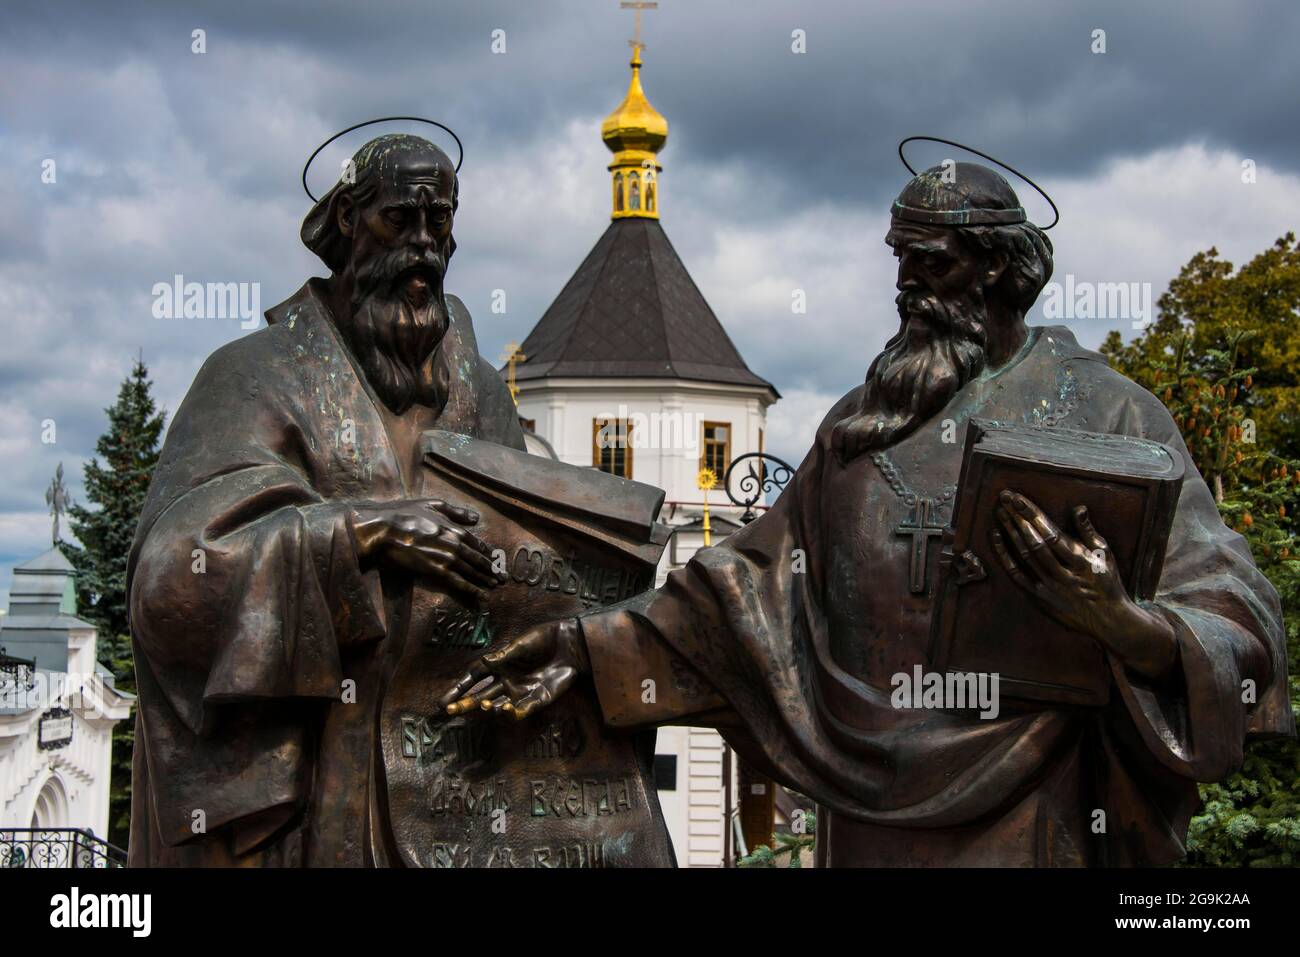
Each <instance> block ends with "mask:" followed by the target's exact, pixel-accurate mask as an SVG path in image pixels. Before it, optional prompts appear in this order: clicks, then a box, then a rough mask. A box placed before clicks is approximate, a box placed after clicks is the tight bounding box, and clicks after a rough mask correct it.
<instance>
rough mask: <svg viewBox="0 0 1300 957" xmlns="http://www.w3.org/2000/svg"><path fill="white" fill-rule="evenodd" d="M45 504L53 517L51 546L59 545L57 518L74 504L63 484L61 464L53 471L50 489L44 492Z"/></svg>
mask: <svg viewBox="0 0 1300 957" xmlns="http://www.w3.org/2000/svg"><path fill="white" fill-rule="evenodd" d="M45 504H46V505H48V506H49V507H50V514H51V515H52V516H54V529H53V532H52V533H51V539H52V542H51V543H52V544H54V545H57V544H59V518H60V517H61V516H62V515H63V513H64V512H66V511H67V510H68V508H69V507H70V506H72V505H73V504H75V503H74V502H73V501H72V496H71V495H69V494H68V487H67V486H66V485H64V484H63V463H62V462H60V463H59V467H58V468H57V469H55V471H54V481H52V482H51V483H50V487H49V488H47V489H46V490H45Z"/></svg>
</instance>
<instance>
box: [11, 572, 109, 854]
mask: <svg viewBox="0 0 1300 957" xmlns="http://www.w3.org/2000/svg"><path fill="white" fill-rule="evenodd" d="M75 594H76V593H75V587H74V579H73V569H72V565H71V564H70V563H69V562H68V560H67V559H66V558H65V557H64V556H63V554H62V553H61V552H60V551H59V550H58V549H57V548H51V549H50V550H49V551H48V552H46V553H44V554H43V555H40V556H38V557H36V558H34V559H32V560H31V561H29V562H26V563H24V564H22V565H19V566H17V567H16V568H15V569H14V576H13V584H12V587H11V588H10V604H9V611H8V614H6V615H5V616H4V618H3V620H2V623H0V647H3V649H4V656H3V658H2V659H0V866H14V867H16V866H23V865H26V866H70V865H72V864H73V863H76V864H78V866H102V865H103V864H105V863H109V862H110V858H109V857H107V856H106V850H105V849H104V848H103V847H102V846H101V845H100V844H99V843H98V842H97V841H96V842H90V841H83V840H82V839H81V838H72V839H69V838H68V836H67V835H62V834H59V833H57V832H64V831H67V830H69V829H77V830H80V831H83V832H89V834H90V835H93V836H94V837H95V838H98V839H99V840H100V841H102V840H103V839H104V838H106V836H107V834H108V821H109V786H110V783H111V773H112V736H113V727H114V725H116V724H117V723H118V722H119V721H124V720H127V719H129V718H130V716H131V707H132V704H133V702H134V696H133V695H130V694H127V693H126V692H123V691H119V690H117V689H116V688H115V687H114V685H113V678H112V675H111V673H110V672H109V671H108V669H106V668H105V667H104V666H103V665H101V664H99V662H98V660H97V659H96V655H95V651H96V647H95V646H96V632H95V627H94V626H93V625H91V624H89V623H88V622H85V621H82V620H81V619H79V618H77V617H76V598H75ZM33 832H35V833H33ZM74 858H76V859H74Z"/></svg>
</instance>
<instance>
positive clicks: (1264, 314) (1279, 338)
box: [1102, 233, 1300, 459]
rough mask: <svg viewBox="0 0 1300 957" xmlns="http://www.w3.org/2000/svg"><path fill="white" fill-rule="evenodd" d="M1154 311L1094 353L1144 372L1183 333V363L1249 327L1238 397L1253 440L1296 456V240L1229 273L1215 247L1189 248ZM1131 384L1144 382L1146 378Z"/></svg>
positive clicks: (1299, 404)
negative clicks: (1139, 329) (1244, 382)
mask: <svg viewBox="0 0 1300 957" xmlns="http://www.w3.org/2000/svg"><path fill="white" fill-rule="evenodd" d="M1157 307H1158V317H1157V320H1156V322H1155V323H1153V324H1152V325H1151V326H1150V327H1148V328H1147V329H1146V330H1145V331H1144V332H1143V334H1142V335H1140V336H1138V337H1137V338H1136V339H1135V340H1134V341H1132V342H1130V343H1128V344H1125V343H1123V342H1122V340H1121V338H1120V335H1119V333H1118V332H1112V333H1111V334H1110V335H1109V336H1108V337H1107V339H1106V344H1105V345H1104V346H1103V347H1102V351H1103V352H1105V353H1106V354H1107V355H1108V356H1110V357H1111V360H1112V364H1114V365H1115V366H1116V367H1117V368H1119V369H1122V370H1124V371H1125V373H1126V374H1128V370H1130V369H1131V370H1134V371H1136V372H1138V373H1139V374H1140V375H1145V376H1147V377H1148V380H1149V377H1150V376H1151V375H1152V374H1153V373H1154V371H1155V370H1156V369H1157V368H1160V367H1161V366H1162V365H1163V364H1165V363H1168V362H1169V361H1170V360H1171V359H1172V357H1173V354H1174V351H1175V349H1176V348H1177V345H1178V342H1179V341H1180V340H1181V339H1182V338H1183V337H1184V336H1190V337H1191V341H1190V343H1189V344H1188V349H1187V363H1188V368H1189V370H1190V371H1192V372H1197V371H1199V370H1200V368H1201V366H1203V365H1207V364H1212V363H1213V362H1214V361H1215V360H1214V358H1213V356H1212V353H1213V352H1214V351H1215V350H1220V351H1222V350H1224V349H1226V348H1228V344H1229V343H1230V342H1231V341H1232V338H1233V337H1234V336H1235V335H1237V334H1239V333H1249V335H1250V342H1249V344H1248V349H1247V352H1248V359H1249V364H1250V365H1251V366H1253V367H1254V369H1255V374H1254V384H1253V386H1252V388H1251V389H1250V390H1249V393H1248V394H1246V395H1244V396H1243V399H1244V403H1245V405H1246V407H1247V409H1248V410H1249V411H1248V415H1249V416H1250V417H1251V418H1253V419H1254V421H1255V423H1256V426H1257V428H1258V443H1259V444H1260V445H1262V446H1264V447H1265V448H1269V449H1272V450H1273V451H1275V452H1277V453H1278V454H1279V455H1282V456H1285V457H1287V458H1290V459H1296V458H1300V380H1297V378H1296V370H1297V369H1300V336H1296V334H1295V327H1296V319H1297V317H1298V316H1300V244H1298V243H1297V241H1296V237H1295V234H1294V233H1287V234H1286V235H1285V236H1282V237H1281V238H1279V239H1278V240H1277V242H1275V243H1274V244H1273V245H1272V246H1270V247H1269V248H1268V249H1266V250H1264V251H1263V252H1262V253H1260V254H1259V255H1257V256H1255V257H1254V258H1253V259H1251V260H1250V262H1248V263H1246V265H1244V266H1242V267H1241V269H1239V270H1236V271H1235V272H1234V269H1233V265H1232V263H1230V262H1227V261H1226V260H1223V259H1221V258H1219V252H1218V250H1217V249H1214V248H1211V249H1209V250H1207V251H1205V252H1200V253H1197V254H1196V255H1195V256H1193V257H1192V258H1191V259H1190V260H1188V262H1187V264H1186V265H1185V266H1183V268H1182V270H1181V271H1180V272H1179V274H1178V276H1177V277H1176V278H1175V279H1174V280H1173V281H1171V282H1170V283H1169V288H1168V289H1167V290H1166V291H1165V292H1164V293H1163V294H1162V295H1161V296H1160V299H1159V300H1158V301H1157ZM1138 381H1139V382H1142V384H1143V385H1147V386H1148V387H1149V385H1150V382H1149V381H1143V379H1141V378H1139V379H1138Z"/></svg>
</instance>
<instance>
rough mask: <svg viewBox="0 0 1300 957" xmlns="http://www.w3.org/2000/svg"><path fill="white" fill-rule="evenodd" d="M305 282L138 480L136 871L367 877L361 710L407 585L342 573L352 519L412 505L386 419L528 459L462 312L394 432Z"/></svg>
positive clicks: (191, 400)
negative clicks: (318, 872)
mask: <svg viewBox="0 0 1300 957" xmlns="http://www.w3.org/2000/svg"><path fill="white" fill-rule="evenodd" d="M319 282H320V281H319V280H311V281H309V282H308V283H307V284H306V285H304V286H303V287H302V289H300V290H299V291H298V292H297V293H296V294H295V295H294V296H293V297H292V298H290V299H289V300H287V301H286V302H284V303H281V304H280V305H279V306H276V307H274V308H273V309H271V310H269V311H268V312H267V320H268V322H269V323H270V325H269V326H268V327H267V328H266V329H263V330H260V331H258V332H255V333H253V334H251V335H248V336H245V337H244V338H241V339H238V340H236V341H234V342H231V343H229V344H228V345H226V346H223V347H222V348H221V349H219V350H217V351H216V352H215V353H214V354H213V355H212V356H211V357H210V358H209V359H208V361H207V362H206V363H204V365H203V368H202V369H200V370H199V373H198V375H197V377H196V378H195V380H194V384H193V385H192V386H191V387H190V391H189V394H188V395H187V396H186V398H185V401H184V402H183V403H182V404H181V407H180V409H179V411H178V412H177V413H176V418H175V420H174V421H173V422H172V425H171V428H170V429H169V431H168V434H167V441H166V443H165V445H164V446H163V451H162V457H161V459H160V460H159V462H158V467H157V470H156V471H155V473H154V477H153V482H152V484H151V486H150V489H149V496H148V500H147V502H146V504H145V507H144V511H143V513H142V515H141V518H140V524H139V527H138V529H137V532H136V538H135V544H134V546H133V547H132V549H131V556H130V563H129V566H128V571H127V576H128V592H129V594H130V616H131V629H132V637H133V648H134V653H135V666H136V676H137V679H138V682H139V709H138V712H137V719H136V744H135V755H134V768H133V787H134V793H133V800H132V808H131V842H130V863H131V865H132V866H141V865H176V866H191V865H223V864H230V865H234V864H238V865H315V866H320V865H362V864H366V863H370V862H371V857H370V853H371V848H370V838H369V834H368V827H369V823H368V822H369V814H370V805H371V803H372V800H371V795H370V794H369V793H368V792H369V788H370V783H369V782H370V769H371V759H372V739H373V734H374V729H375V721H376V705H377V704H378V699H379V697H380V691H381V688H380V685H381V681H382V674H383V668H384V665H385V660H386V658H392V657H393V656H395V655H396V654H397V652H398V651H399V650H400V641H401V637H402V635H403V634H404V624H405V621H406V619H407V616H408V613H409V606H410V580H409V578H405V579H404V578H402V577H401V576H390V575H389V574H387V573H385V575H384V576H383V580H382V581H381V576H380V573H379V572H378V571H377V570H373V569H371V570H368V571H367V570H363V569H362V568H360V567H359V565H358V562H357V558H356V554H355V547H354V543H353V541H352V539H351V535H350V532H349V526H348V524H347V521H346V518H345V515H346V512H347V508H348V503H353V502H358V501H390V500H397V499H404V498H413V497H419V486H418V484H417V482H416V479H415V476H417V475H418V472H419V464H418V462H419V458H418V449H417V448H416V447H415V445H416V443H414V442H410V443H409V446H410V447H407V445H408V443H407V441H406V440H405V439H401V440H398V439H396V438H395V437H394V431H393V430H394V424H395V423H396V424H397V425H398V426H400V425H401V424H402V422H406V423H408V424H409V425H411V426H412V427H414V428H415V429H417V430H418V429H423V428H439V429H445V430H448V431H452V432H459V433H462V434H465V435H471V436H474V437H476V438H483V439H487V440H489V441H494V442H500V443H502V444H504V445H509V446H512V447H514V448H519V449H522V448H523V433H522V431H521V430H520V427H519V422H518V418H517V413H516V411H515V406H514V403H513V401H512V400H511V398H510V394H509V391H508V390H507V388H506V386H505V384H504V383H503V382H502V381H501V378H500V376H499V375H498V374H497V372H496V370H495V369H494V368H493V367H492V366H491V365H490V364H489V363H488V362H487V361H486V360H484V359H483V358H482V357H481V356H480V355H479V353H478V348H477V345H476V343H475V339H474V331H473V327H472V325H471V322H470V317H469V313H468V312H467V311H466V309H465V307H464V305H463V304H462V303H461V302H460V301H459V300H458V299H456V298H454V297H451V296H448V297H447V302H448V308H449V312H450V318H451V322H450V326H449V329H448V332H447V334H446V336H445V337H444V339H443V341H442V343H441V344H440V345H439V347H438V349H437V351H436V352H435V353H434V355H433V356H432V357H431V359H430V361H431V362H434V363H437V366H436V371H437V380H436V381H437V383H438V392H439V395H440V397H441V399H442V402H441V407H440V408H439V409H433V410H431V409H426V408H423V407H420V406H415V407H413V408H412V409H411V410H408V411H407V412H406V413H405V415H404V416H403V417H402V419H401V420H398V419H396V417H394V416H393V415H392V413H391V412H389V411H388V410H387V409H386V408H384V407H383V405H382V403H381V402H380V401H379V399H378V398H377V397H376V396H375V394H374V393H373V392H372V391H371V389H370V386H369V384H368V383H366V381H365V379H364V377H363V376H362V374H361V372H360V369H359V367H358V366H357V364H356V362H355V360H354V359H353V358H352V356H351V354H350V352H349V350H348V348H347V347H346V346H345V344H344V342H343V340H342V339H341V338H340V335H339V333H338V331H337V330H336V329H335V327H334V323H333V321H332V320H331V318H330V316H329V313H328V311H327V310H326V308H325V306H324V303H323V300H322V298H321V293H320V286H319ZM413 416H414V417H417V418H415V419H412V418H411V417H413ZM417 434H418V431H417ZM456 504H462V503H456ZM463 504H472V503H463ZM386 638H387V639H388V640H384V639H386Z"/></svg>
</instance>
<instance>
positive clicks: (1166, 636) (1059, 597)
mask: <svg viewBox="0 0 1300 957" xmlns="http://www.w3.org/2000/svg"><path fill="white" fill-rule="evenodd" d="M997 518H998V521H999V522H1000V523H1001V525H1002V531H1001V532H999V531H998V530H997V529H995V530H994V531H993V549H994V551H995V552H997V555H998V558H999V559H1000V560H1001V562H1002V565H1003V567H1004V568H1006V570H1007V574H1009V575H1010V576H1011V578H1012V580H1013V581H1015V583H1016V584H1017V585H1019V586H1020V587H1021V588H1023V589H1024V590H1025V591H1027V592H1029V593H1030V594H1031V595H1033V596H1034V598H1035V600H1036V601H1037V602H1038V603H1039V604H1040V605H1041V606H1042V608H1043V609H1044V610H1045V611H1046V612H1047V613H1048V614H1049V615H1051V616H1052V618H1054V619H1055V620H1056V621H1058V622H1060V623H1061V624H1062V625H1064V626H1065V627H1067V628H1069V629H1071V630H1072V631H1077V632H1080V633H1082V634H1085V635H1089V636H1091V637H1092V638H1095V639H1096V640H1097V641H1099V642H1101V644H1102V645H1104V646H1105V647H1106V648H1107V649H1109V650H1110V651H1111V652H1113V653H1114V654H1115V655H1116V656H1118V657H1119V659H1120V660H1121V661H1123V662H1124V663H1125V664H1126V665H1128V666H1129V667H1131V668H1133V669H1134V670H1135V671H1138V672H1139V673H1141V674H1143V675H1145V676H1147V677H1149V678H1152V679H1158V678H1161V677H1163V676H1164V675H1165V674H1167V673H1168V671H1169V669H1170V668H1171V667H1172V666H1173V663H1174V658H1175V655H1176V651H1177V642H1176V638H1175V635H1174V630H1173V626H1172V625H1170V624H1169V622H1168V621H1166V620H1165V619H1164V618H1162V617H1161V616H1160V615H1158V614H1156V613H1155V612H1152V611H1148V610H1147V609H1145V608H1143V607H1141V606H1140V605H1138V604H1137V603H1136V602H1135V601H1133V599H1132V598H1131V597H1130V596H1129V593H1128V589H1126V588H1125V587H1124V582H1123V580H1122V579H1121V578H1120V575H1119V569H1118V568H1117V567H1116V565H1115V557H1114V555H1113V554H1112V553H1111V550H1110V548H1109V546H1108V545H1107V544H1106V540H1105V539H1104V538H1102V537H1101V536H1100V535H1098V534H1097V530H1096V529H1095V528H1093V526H1092V520H1091V519H1090V518H1089V517H1088V509H1087V508H1086V507H1085V506H1083V505H1080V506H1079V507H1077V508H1076V509H1075V510H1074V522H1075V526H1076V528H1077V529H1078V532H1079V535H1080V538H1074V537H1073V536H1071V535H1069V534H1067V533H1066V532H1063V531H1061V530H1060V529H1058V528H1057V527H1056V525H1055V524H1053V522H1052V520H1051V519H1049V518H1048V517H1047V516H1046V515H1045V514H1043V511H1042V509H1040V508H1039V507H1038V506H1037V505H1035V504H1034V503H1033V502H1031V501H1030V500H1029V499H1027V498H1026V497H1025V496H1023V495H1021V494H1020V493H1018V492H1010V491H1004V492H1003V493H1002V495H1001V497H1000V503H999V505H998V507H997ZM1008 541H1009V542H1010V543H1011V548H1010V549H1008V548H1007V546H1006V543H1007V542H1008ZM1013 551H1014V552H1015V556H1018V557H1019V558H1018V560H1017V558H1016V557H1014V556H1013V555H1012V552H1013Z"/></svg>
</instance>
